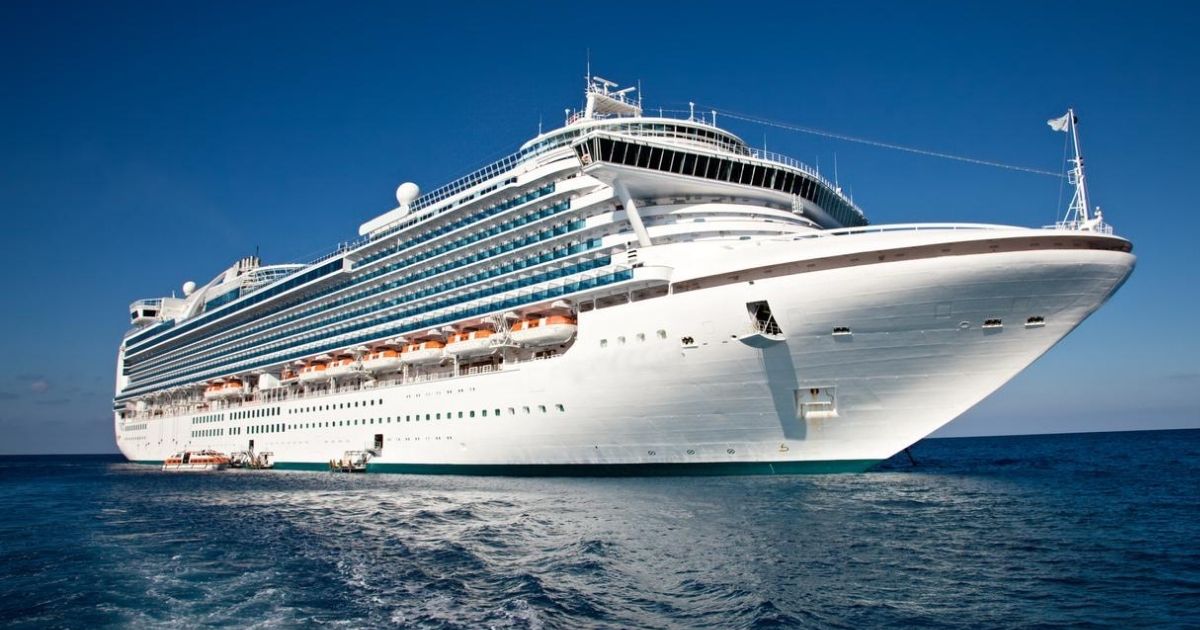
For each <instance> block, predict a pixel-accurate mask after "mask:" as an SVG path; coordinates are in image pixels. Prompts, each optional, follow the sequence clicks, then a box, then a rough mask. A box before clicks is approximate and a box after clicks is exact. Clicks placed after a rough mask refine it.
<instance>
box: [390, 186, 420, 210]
mask: <svg viewBox="0 0 1200 630" xmlns="http://www.w3.org/2000/svg"><path fill="white" fill-rule="evenodd" d="M420 196H421V188H420V187H419V186H417V185H416V184H414V183H412V182H404V183H403V184H400V186H399V187H398V188H396V201H398V202H399V203H400V205H401V206H405V207H407V206H408V205H410V204H411V203H412V202H414V201H416V200H417V197H420Z"/></svg>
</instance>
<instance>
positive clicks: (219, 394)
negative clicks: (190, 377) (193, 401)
mask: <svg viewBox="0 0 1200 630" xmlns="http://www.w3.org/2000/svg"><path fill="white" fill-rule="evenodd" d="M224 396H225V394H224V392H223V391H222V384H221V383H213V384H211V385H209V386H208V387H205V388H204V400H216V399H218V398H224Z"/></svg>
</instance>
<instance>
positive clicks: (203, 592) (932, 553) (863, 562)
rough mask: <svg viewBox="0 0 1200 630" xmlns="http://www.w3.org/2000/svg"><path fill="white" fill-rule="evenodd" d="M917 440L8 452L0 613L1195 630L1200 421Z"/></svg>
mask: <svg viewBox="0 0 1200 630" xmlns="http://www.w3.org/2000/svg"><path fill="white" fill-rule="evenodd" d="M913 455H914V456H915V457H916V459H917V465H916V466H913V465H911V464H910V463H909V462H908V459H907V458H905V457H903V456H901V457H899V458H895V459H893V460H892V461H889V462H887V463H885V464H883V465H881V466H880V467H878V468H877V469H876V470H875V471H873V472H870V473H866V474H849V475H819V476H797V477H723V478H706V477H692V478H595V479H586V478H585V479H575V478H571V479H564V478H542V479H529V478H486V477H444V476H401V475H397V476H389V475H355V476H351V475H336V476H335V475H330V474H328V473H297V472H226V473H216V474H162V473H160V472H158V471H157V470H156V469H154V468H151V467H145V466H138V465H132V464H125V463H121V462H120V461H119V460H117V459H116V458H113V457H79V456H71V457H63V458H17V457H7V458H0V625H3V626H9V627H30V628H43V627H93V626H134V627H139V628H140V627H166V626H173V627H186V626H190V625H204V626H211V625H217V626H239V627H241V626H252V627H254V626H288V627H293V626H310V625H331V626H348V627H364V626H398V625H411V626H422V627H463V628H477V627H488V626H490V627H517V628H525V627H530V628H576V627H611V628H626V627H717V628H728V627H791V626H831V627H845V628H859V627H874V626H881V625H892V626H922V627H929V626H934V627H937V626H952V627H962V626H980V627H1015V626H1021V627H1025V626H1029V625H1062V624H1071V625H1074V624H1088V625H1097V626H1128V625H1137V626H1193V627H1195V626H1197V625H1200V431H1161V432H1141V433H1108V434H1090V435H1061V436H1039V437H1013V438H970V439H954V440H927V441H925V442H922V443H920V444H918V445H917V446H916V447H914V448H913Z"/></svg>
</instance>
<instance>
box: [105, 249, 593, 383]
mask: <svg viewBox="0 0 1200 630" xmlns="http://www.w3.org/2000/svg"><path fill="white" fill-rule="evenodd" d="M581 227H582V226H581ZM600 243H601V240H600V239H599V238H590V239H586V240H583V241H581V242H580V243H579V244H578V245H577V246H575V247H560V248H555V249H554V250H553V251H551V252H549V253H547V254H542V255H536V256H532V257H527V258H522V259H520V260H510V261H508V264H507V265H504V266H502V267H501V269H500V270H499V272H498V273H496V274H490V273H485V272H482V271H481V272H480V273H477V274H473V275H471V276H467V277H463V278H458V279H454V280H447V281H443V282H441V283H438V284H436V285H432V286H430V287H427V288H426V289H424V290H422V291H417V292H414V293H412V294H409V295H404V296H398V297H395V298H392V299H390V300H384V301H381V302H379V303H376V304H372V305H369V306H366V307H362V308H359V309H357V310H354V311H348V312H345V313H341V314H338V315H336V316H334V317H330V318H325V319H321V320H318V321H315V322H310V323H309V324H305V325H304V326H302V327H300V328H294V329H289V330H286V331H280V332H278V333H274V334H272V335H270V336H267V337H264V338H259V339H255V340H253V341H249V342H244V343H242V344H241V345H236V346H233V347H229V348H224V349H222V350H221V351H220V353H229V352H238V351H242V350H246V349H249V348H253V347H255V346H258V345H263V344H268V343H272V342H276V341H281V340H284V339H287V338H289V337H294V336H296V335H300V334H304V333H306V332H310V331H313V330H317V329H319V328H323V327H327V326H334V325H337V324H339V323H341V322H344V321H347V320H352V319H355V318H359V317H365V316H367V315H370V314H372V313H376V312H379V311H384V310H387V309H390V308H393V307H396V306H399V305H401V304H407V303H411V302H418V301H420V300H423V299H425V298H428V297H432V296H435V295H437V294H439V293H445V292H449V291H453V290H454V289H457V288H460V287H464V286H467V285H469V284H474V283H478V282H484V281H486V280H489V279H491V278H498V277H501V276H503V275H507V274H510V273H515V272H518V271H522V270H525V269H529V268H532V267H536V266H538V265H541V264H544V263H548V262H554V261H556V260H562V259H564V258H568V257H570V256H575V255H580V254H585V253H587V252H588V251H589V250H593V249H596V248H598V247H600ZM546 273H548V274H554V273H559V275H560V276H561V275H566V274H565V273H563V272H556V271H555V270H550V271H548V272H546ZM552 279H553V277H552ZM415 282H419V280H417V281H415ZM401 286H403V285H401ZM397 288H399V287H385V289H384V290H382V291H381V292H386V291H391V290H395V289H397ZM368 297H370V296H368ZM213 356H214V355H213V354H210V355H208V356H205V357H195V356H194V355H192V356H187V357H181V358H180V359H176V360H175V361H180V360H186V361H197V360H211V359H212V358H213ZM175 361H172V365H170V366H166V365H164V366H158V367H154V366H149V367H147V368H145V369H137V370H130V371H129V372H128V373H127V375H128V376H130V378H132V379H142V380H144V379H147V378H153V377H156V376H159V375H162V374H167V373H170V372H171V371H172V370H176V369H178V368H179V366H178V365H174V363H175Z"/></svg>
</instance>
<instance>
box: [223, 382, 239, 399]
mask: <svg viewBox="0 0 1200 630" xmlns="http://www.w3.org/2000/svg"><path fill="white" fill-rule="evenodd" d="M241 395H242V382H241V381H240V380H238V379H236V378H233V379H229V380H228V381H225V384H224V385H221V392H220V396H219V397H220V398H237V397H239V396H241Z"/></svg>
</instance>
